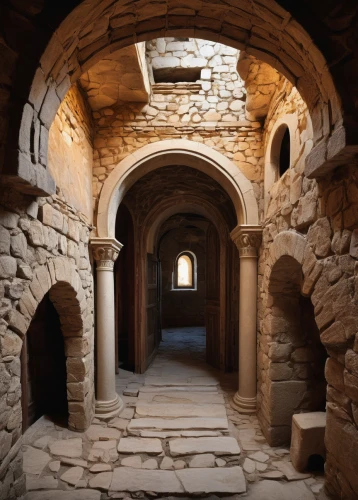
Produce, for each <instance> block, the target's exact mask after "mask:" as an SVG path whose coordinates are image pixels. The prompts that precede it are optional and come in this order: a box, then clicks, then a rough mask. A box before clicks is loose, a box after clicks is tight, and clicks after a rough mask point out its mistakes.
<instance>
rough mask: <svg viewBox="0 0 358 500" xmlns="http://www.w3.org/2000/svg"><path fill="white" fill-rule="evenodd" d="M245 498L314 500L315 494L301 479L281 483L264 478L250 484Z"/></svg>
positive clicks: (259, 499)
mask: <svg viewBox="0 0 358 500" xmlns="http://www.w3.org/2000/svg"><path fill="white" fill-rule="evenodd" d="M246 498H247V500H286V499H290V500H314V499H315V496H314V494H313V493H312V491H311V490H310V489H309V487H308V486H307V485H306V484H305V483H304V482H303V481H297V482H294V483H288V484H287V483H282V482H278V481H272V480H270V479H264V480H263V481H259V482H257V483H255V484H252V485H250V489H249V492H248V495H247V497H246Z"/></svg>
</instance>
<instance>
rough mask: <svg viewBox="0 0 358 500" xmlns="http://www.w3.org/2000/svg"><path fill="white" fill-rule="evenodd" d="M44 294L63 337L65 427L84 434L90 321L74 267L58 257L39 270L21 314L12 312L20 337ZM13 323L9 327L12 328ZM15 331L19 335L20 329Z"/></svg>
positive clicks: (89, 404) (90, 390)
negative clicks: (65, 387)
mask: <svg viewBox="0 0 358 500" xmlns="http://www.w3.org/2000/svg"><path fill="white" fill-rule="evenodd" d="M47 293H49V295H50V300H51V302H52V303H53V304H54V306H55V309H56V311H57V313H58V315H59V317H60V321H61V330H62V334H63V336H64V344H65V355H66V372H67V399H68V412H69V418H68V426H69V428H70V429H72V430H76V431H83V430H85V429H86V428H87V427H88V426H89V425H90V423H91V420H92V417H93V409H94V384H93V327H92V323H93V319H92V311H91V309H90V308H89V307H88V305H87V302H86V300H85V294H84V291H83V288H82V284H81V280H80V277H79V276H78V273H77V270H76V267H75V265H74V264H69V261H68V259H65V258H61V257H58V258H54V259H50V260H49V261H48V263H47V264H46V265H43V266H40V267H38V268H37V269H36V270H35V272H34V276H33V279H32V281H31V284H30V286H29V288H28V289H27V290H26V291H25V292H24V294H23V295H22V297H21V299H20V302H19V311H21V312H18V311H14V312H13V314H12V316H11V318H12V323H16V325H21V328H22V331H21V333H22V334H23V335H26V331H27V328H28V326H29V325H30V322H31V319H32V317H33V315H34V313H35V311H36V309H37V307H38V305H39V304H40V302H41V301H42V299H43V298H44V296H45V295H46V294H47ZM12 323H11V322H10V326H12V327H14V325H13V324H12ZM16 325H15V327H16ZM17 329H18V331H19V326H18V327H17Z"/></svg>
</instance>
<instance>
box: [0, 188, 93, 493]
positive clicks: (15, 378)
mask: <svg viewBox="0 0 358 500" xmlns="http://www.w3.org/2000/svg"><path fill="white" fill-rule="evenodd" d="M90 230H91V227H90V226H89V225H88V223H87V221H86V220H85V219H84V217H82V216H81V215H79V214H78V213H77V212H76V211H75V210H74V209H73V208H71V207H70V206H69V205H68V204H67V202H66V200H65V199H64V198H61V197H59V196H56V195H54V196H52V197H49V198H38V199H37V200H34V199H33V198H31V197H24V196H22V195H19V194H18V193H16V192H13V191H9V192H6V193H4V194H3V197H2V200H1V206H0V304H1V306H0V410H1V411H0V498H4V499H5V498H14V497H16V496H20V495H21V494H22V493H23V492H24V480H23V479H24V478H23V476H22V474H21V472H22V471H21V469H22V460H21V453H20V451H19V450H20V446H21V421H22V412H21V384H20V377H21V366H20V353H21V348H22V339H23V337H24V335H26V331H27V329H28V327H29V325H30V322H31V319H32V317H33V315H34V313H35V311H36V308H37V305H38V304H39V303H40V301H41V300H42V298H43V296H44V295H45V294H46V293H47V292H48V291H50V298H51V300H52V301H53V303H54V305H55V307H56V309H57V311H58V313H59V316H60V319H61V325H62V332H63V334H64V336H65V351H66V352H65V353H66V356H67V361H66V365H67V390H68V403H69V414H70V415H69V426H70V427H71V428H72V429H75V430H76V429H78V430H81V429H84V428H86V426H88V425H89V423H90V420H91V418H92V414H93V404H94V382H93V343H94V338H93V279H92V272H91V264H90V259H89V252H88V241H89V234H90Z"/></svg>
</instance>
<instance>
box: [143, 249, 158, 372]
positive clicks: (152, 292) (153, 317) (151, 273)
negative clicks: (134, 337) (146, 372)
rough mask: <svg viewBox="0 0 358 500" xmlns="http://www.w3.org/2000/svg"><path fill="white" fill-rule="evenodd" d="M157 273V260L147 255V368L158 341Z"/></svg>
mask: <svg viewBox="0 0 358 500" xmlns="http://www.w3.org/2000/svg"><path fill="white" fill-rule="evenodd" d="M158 272H159V269H158V261H157V258H156V257H155V256H154V255H152V254H147V304H146V311H147V342H146V344H147V366H148V365H149V364H150V362H151V361H152V359H153V357H154V355H155V352H156V349H157V347H158V345H159V341H160V335H159V300H158Z"/></svg>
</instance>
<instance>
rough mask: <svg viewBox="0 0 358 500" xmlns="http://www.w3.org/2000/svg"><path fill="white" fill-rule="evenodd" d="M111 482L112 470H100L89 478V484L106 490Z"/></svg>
mask: <svg viewBox="0 0 358 500" xmlns="http://www.w3.org/2000/svg"><path fill="white" fill-rule="evenodd" d="M111 482H112V472H100V473H99V474H96V475H95V476H94V477H92V478H91V479H90V480H89V483H88V484H89V486H90V487H91V488H94V489H99V490H102V491H106V490H108V489H109V487H110V485H111Z"/></svg>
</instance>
